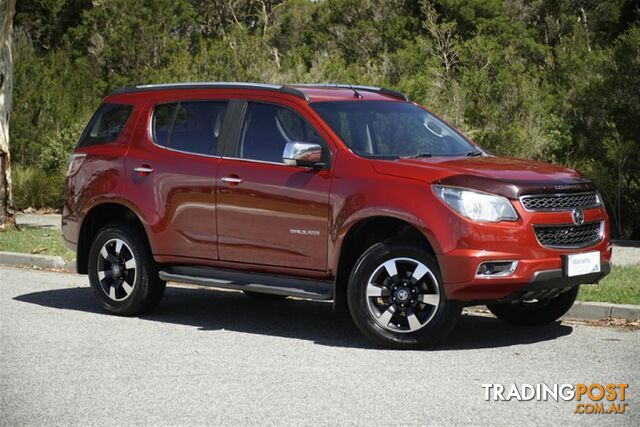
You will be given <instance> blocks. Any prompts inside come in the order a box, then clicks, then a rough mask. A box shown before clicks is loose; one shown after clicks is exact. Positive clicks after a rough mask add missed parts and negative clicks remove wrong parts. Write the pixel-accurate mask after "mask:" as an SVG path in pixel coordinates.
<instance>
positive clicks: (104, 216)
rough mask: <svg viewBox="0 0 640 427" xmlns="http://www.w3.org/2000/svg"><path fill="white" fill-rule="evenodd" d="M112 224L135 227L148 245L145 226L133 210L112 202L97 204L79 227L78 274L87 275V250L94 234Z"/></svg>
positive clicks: (88, 212)
mask: <svg viewBox="0 0 640 427" xmlns="http://www.w3.org/2000/svg"><path fill="white" fill-rule="evenodd" d="M114 222H120V223H126V224H129V225H131V226H133V227H136V228H137V229H138V230H140V232H141V233H142V235H143V236H144V239H145V241H146V243H147V245H149V238H148V236H147V232H146V229H145V226H144V224H143V222H142V220H141V219H140V217H139V215H138V214H137V213H136V212H135V211H134V210H133V209H131V208H130V207H128V206H125V205H124V204H121V203H116V202H112V201H111V202H104V203H99V204H97V205H95V206H93V207H92V208H91V209H89V210H88V211H87V213H86V214H85V215H84V219H83V221H82V225H81V226H80V233H79V234H78V249H77V255H76V271H77V272H78V273H79V274H87V272H88V259H89V248H90V247H91V242H93V238H94V236H95V235H96V233H97V232H98V231H99V230H100V229H101V228H102V227H104V226H105V225H106V224H109V223H114ZM149 247H150V245H149Z"/></svg>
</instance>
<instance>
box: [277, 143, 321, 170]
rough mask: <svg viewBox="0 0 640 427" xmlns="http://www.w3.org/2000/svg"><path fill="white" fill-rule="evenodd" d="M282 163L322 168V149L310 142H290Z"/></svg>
mask: <svg viewBox="0 0 640 427" xmlns="http://www.w3.org/2000/svg"><path fill="white" fill-rule="evenodd" d="M282 161H283V162H284V164H285V165H289V166H304V167H309V168H314V167H315V168H317V167H321V166H323V164H322V147H320V144H312V143H309V142H288V143H287V145H285V147H284V152H283V153H282Z"/></svg>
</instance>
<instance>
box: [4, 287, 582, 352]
mask: <svg viewBox="0 0 640 427" xmlns="http://www.w3.org/2000/svg"><path fill="white" fill-rule="evenodd" d="M15 300H17V301H21V302H26V303H31V304H37V305H41V306H45V307H51V308H56V309H64V310H76V311H83V312H87V313H94V314H100V315H102V314H105V313H104V311H102V309H100V307H98V305H97V303H96V302H95V300H94V298H93V295H92V294H91V290H90V289H89V288H85V287H82V288H64V289H51V290H46V291H41V292H33V293H29V294H24V295H20V296H18V297H16V298H15ZM140 318H141V319H145V320H148V321H154V322H162V323H173V324H180V325H189V326H194V327H197V328H198V329H200V330H202V331H216V330H229V331H237V332H242V333H250V334H260V335H270V336H279V337H285V338H293V339H302V340H308V341H313V342H314V343H316V344H319V345H327V346H338V347H352V348H363V349H368V348H374V346H372V345H371V344H370V343H369V342H368V341H367V340H366V339H365V338H364V337H363V336H362V335H361V334H360V332H359V331H358V329H357V328H356V326H355V325H354V324H353V322H352V321H351V319H349V318H348V316H345V315H337V314H336V313H334V311H333V308H332V304H331V303H328V302H317V301H305V300H297V299H285V300H262V299H254V298H249V297H247V296H245V295H244V294H242V293H240V292H230V291H217V290H208V289H185V288H176V287H168V288H167V292H166V294H165V297H164V299H163V301H162V303H161V304H160V305H159V306H158V308H157V309H156V310H155V311H154V312H153V313H151V314H147V315H144V316H141V317H140ZM572 330H573V328H572V327H571V326H569V325H565V324H561V323H559V322H556V323H553V324H550V325H546V326H544V327H533V328H520V327H515V326H511V325H508V324H506V323H504V322H502V321H500V320H498V319H496V318H493V317H487V316H482V315H476V314H465V315H463V316H462V318H461V319H460V321H459V323H458V325H457V326H456V328H455V330H454V331H453V332H452V333H451V334H450V335H449V336H448V337H447V338H445V340H443V342H441V343H440V344H438V345H437V346H436V347H431V348H430V350H431V351H434V350H436V351H437V350H448V351H455V350H471V349H482V348H495V347H505V346H512V345H523V344H534V343H537V342H542V341H548V340H553V339H556V338H559V337H562V336H565V335H569V334H571V332H572Z"/></svg>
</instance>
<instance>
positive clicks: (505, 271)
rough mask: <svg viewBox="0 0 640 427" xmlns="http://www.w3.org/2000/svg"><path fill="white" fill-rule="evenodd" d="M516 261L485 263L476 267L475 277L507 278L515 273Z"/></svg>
mask: <svg viewBox="0 0 640 427" xmlns="http://www.w3.org/2000/svg"><path fill="white" fill-rule="evenodd" d="M517 266H518V261H487V262H483V263H481V264H480V265H479V266H478V271H477V272H476V276H480V277H499V276H509V275H510V274H513V272H514V271H516V267H517Z"/></svg>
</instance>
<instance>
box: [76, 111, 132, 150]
mask: <svg viewBox="0 0 640 427" xmlns="http://www.w3.org/2000/svg"><path fill="white" fill-rule="evenodd" d="M106 105H115V106H119V107H129V109H130V110H129V115H128V116H127V120H125V121H124V123H123V124H122V129H120V132H118V135H116V137H115V138H113V139H112V140H110V141H103V142H98V143H95V144H90V145H81V144H82V142H83V141H84V140H85V138H86V137H87V134H88V133H89V132H91V128H92V127H93V126H94V125H95V121H96V120H97V118H98V117H99V114H101V112H102V109H103V108H104V107H105V106H106ZM134 110H135V107H134V105H133V104H127V103H124V102H101V103H100V105H99V106H98V108H97V109H96V111H95V112H94V113H93V114H92V115H91V118H90V119H89V121H88V122H87V125H86V126H85V128H84V130H83V131H82V133H81V134H80V138H78V141H77V142H76V148H84V147H92V146H94V145H104V144H111V143H113V142H114V141H116V140H117V139H118V138H120V135H121V134H122V131H123V130H124V129H125V128H126V127H127V123H129V120H131V116H133V111H134Z"/></svg>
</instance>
